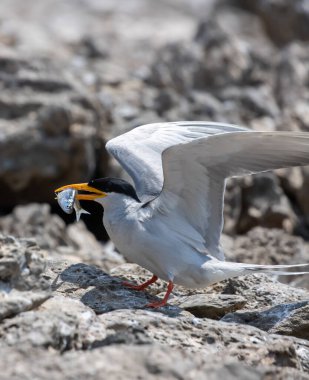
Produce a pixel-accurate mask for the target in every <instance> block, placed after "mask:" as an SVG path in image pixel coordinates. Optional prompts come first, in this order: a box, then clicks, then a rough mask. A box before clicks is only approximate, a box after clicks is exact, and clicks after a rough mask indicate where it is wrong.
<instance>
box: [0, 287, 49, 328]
mask: <svg viewBox="0 0 309 380" xmlns="http://www.w3.org/2000/svg"><path fill="white" fill-rule="evenodd" d="M49 297H50V294H48V293H46V292H20V291H17V290H12V291H11V292H10V294H9V295H7V294H5V293H3V292H0V321H2V320H3V319H5V318H8V317H12V316H14V315H17V314H19V313H21V312H23V311H28V310H32V309H34V308H36V307H38V306H39V305H41V304H42V303H43V302H45V301H46V300H47V299H48V298H49Z"/></svg>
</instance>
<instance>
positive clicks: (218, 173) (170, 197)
mask: <svg viewBox="0 0 309 380" xmlns="http://www.w3.org/2000/svg"><path fill="white" fill-rule="evenodd" d="M162 161H163V172H164V185H163V191H162V192H161V194H160V196H159V197H158V198H157V199H156V200H154V201H153V202H152V204H153V207H154V210H157V212H158V213H160V214H162V212H164V213H168V214H169V218H171V219H173V220H175V221H177V220H180V219H181V220H182V223H179V222H178V223H177V226H178V227H177V228H183V231H178V232H179V235H183V236H184V235H185V234H186V229H187V227H186V226H190V227H191V226H192V227H194V229H195V230H196V231H197V232H198V233H199V234H200V235H201V236H202V237H203V238H204V241H205V246H206V248H207V249H208V251H209V252H210V253H211V254H212V255H213V256H216V257H217V258H219V259H223V258H224V256H223V253H222V252H221V250H220V245H219V239H220V235H221V231H222V225H223V217H222V212H223V193H224V186H225V179H226V178H227V177H231V176H241V175H244V174H253V173H257V172H262V171H267V170H271V169H278V168H282V167H289V166H300V165H308V164H309V133H298V132H296V133H294V132H290V133H289V132H249V131H247V132H235V133H223V134H217V135H214V136H209V137H206V138H200V139H197V140H195V141H192V142H189V143H187V144H179V145H176V146H173V147H170V148H168V149H166V150H165V151H164V152H163V155H162ZM175 223H176V222H175ZM179 226H180V227H179ZM181 226H183V227H181Z"/></svg>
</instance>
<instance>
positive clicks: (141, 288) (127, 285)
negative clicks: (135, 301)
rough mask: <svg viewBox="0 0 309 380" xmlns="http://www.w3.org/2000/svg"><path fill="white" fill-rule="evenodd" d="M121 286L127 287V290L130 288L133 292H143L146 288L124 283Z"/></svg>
mask: <svg viewBox="0 0 309 380" xmlns="http://www.w3.org/2000/svg"><path fill="white" fill-rule="evenodd" d="M121 285H123V286H125V287H126V288H130V289H132V290H143V289H144V287H143V286H142V285H134V284H131V283H130V282H126V281H124V282H122V283H121Z"/></svg>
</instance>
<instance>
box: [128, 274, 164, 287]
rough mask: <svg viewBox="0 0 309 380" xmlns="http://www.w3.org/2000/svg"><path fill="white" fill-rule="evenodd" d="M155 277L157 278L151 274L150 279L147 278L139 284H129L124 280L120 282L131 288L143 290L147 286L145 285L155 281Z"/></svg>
mask: <svg viewBox="0 0 309 380" xmlns="http://www.w3.org/2000/svg"><path fill="white" fill-rule="evenodd" d="M157 279H158V277H157V276H155V275H153V276H152V277H151V279H150V280H148V281H146V282H144V283H143V284H140V285H134V284H131V283H130V282H126V281H124V282H122V285H123V286H126V287H127V288H130V289H133V290H144V289H146V288H147V286H149V285H151V284H153V283H154V282H156V281H157Z"/></svg>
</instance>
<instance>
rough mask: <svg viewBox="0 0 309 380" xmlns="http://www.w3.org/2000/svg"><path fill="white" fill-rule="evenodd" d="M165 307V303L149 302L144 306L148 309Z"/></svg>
mask: <svg viewBox="0 0 309 380" xmlns="http://www.w3.org/2000/svg"><path fill="white" fill-rule="evenodd" d="M165 305H166V301H163V300H162V301H157V302H151V303H148V304H147V305H146V307H148V308H150V309H157V308H159V307H163V306H165Z"/></svg>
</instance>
